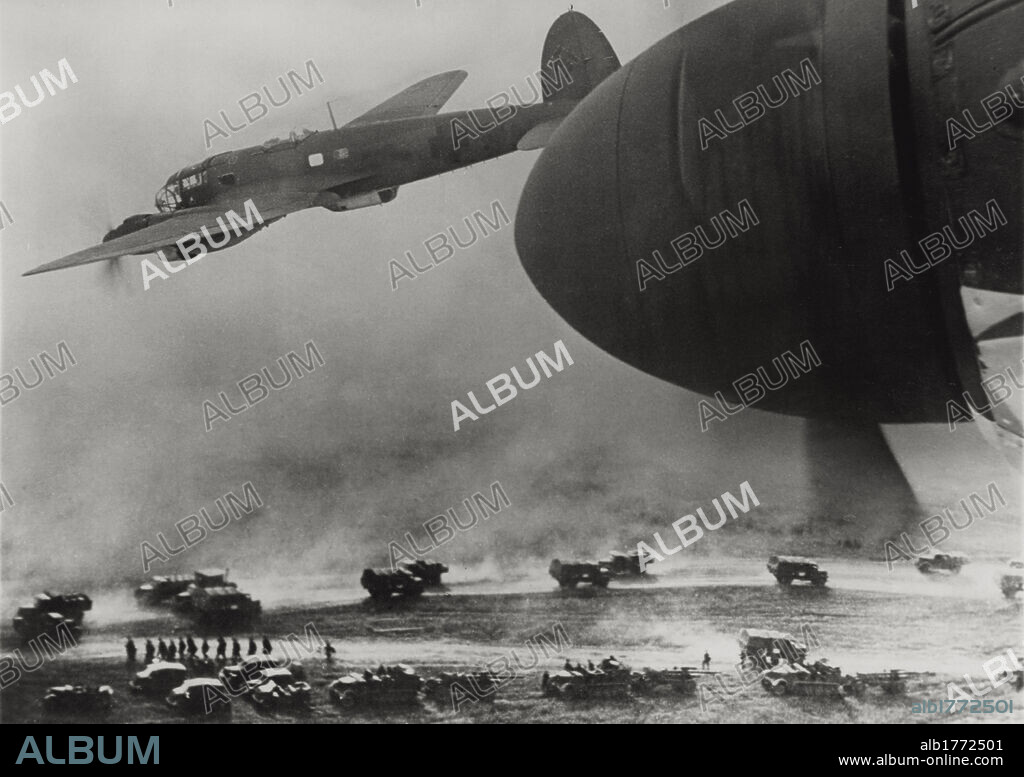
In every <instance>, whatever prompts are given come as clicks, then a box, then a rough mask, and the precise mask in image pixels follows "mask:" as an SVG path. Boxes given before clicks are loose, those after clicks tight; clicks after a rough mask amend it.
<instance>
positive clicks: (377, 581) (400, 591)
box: [359, 568, 426, 600]
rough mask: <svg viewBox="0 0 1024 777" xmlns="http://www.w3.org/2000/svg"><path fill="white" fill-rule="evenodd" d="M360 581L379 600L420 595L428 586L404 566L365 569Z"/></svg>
mask: <svg viewBox="0 0 1024 777" xmlns="http://www.w3.org/2000/svg"><path fill="white" fill-rule="evenodd" d="M359 582H360V583H361V584H362V586H363V588H365V589H366V590H367V591H369V592H370V597H371V598H373V599H377V600H382V599H390V598H392V597H393V596H398V597H402V598H405V597H412V596H419V595H420V594H422V593H423V589H424V588H425V587H426V584H425V583H424V582H423V578H421V577H417V576H416V575H414V574H413V573H412V572H410V571H409V570H408V569H402V568H399V569H364V570H363V576H362V577H361V578H360V579H359Z"/></svg>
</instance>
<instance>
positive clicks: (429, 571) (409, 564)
mask: <svg viewBox="0 0 1024 777" xmlns="http://www.w3.org/2000/svg"><path fill="white" fill-rule="evenodd" d="M398 566H399V568H400V569H404V570H406V571H407V572H409V573H410V574H412V575H413V577H418V578H419V579H420V580H422V581H423V584H424V585H429V586H436V585H441V575H443V574H444V573H445V572H447V571H448V566H447V565H445V564H442V563H441V562H440V561H431V560H429V559H423V558H420V559H416V560H415V561H403V562H402V563H400V564H399V565H398Z"/></svg>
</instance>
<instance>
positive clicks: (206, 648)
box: [203, 637, 210, 658]
mask: <svg viewBox="0 0 1024 777" xmlns="http://www.w3.org/2000/svg"><path fill="white" fill-rule="evenodd" d="M209 655H210V643H209V642H207V641H206V637H203V658H208V657H209Z"/></svg>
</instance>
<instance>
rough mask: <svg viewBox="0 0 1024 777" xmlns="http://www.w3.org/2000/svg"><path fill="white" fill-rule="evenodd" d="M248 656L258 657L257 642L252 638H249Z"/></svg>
mask: <svg viewBox="0 0 1024 777" xmlns="http://www.w3.org/2000/svg"><path fill="white" fill-rule="evenodd" d="M246 655H249V656H254V655H256V640H254V639H253V638H252V637H249V652H248V653H246Z"/></svg>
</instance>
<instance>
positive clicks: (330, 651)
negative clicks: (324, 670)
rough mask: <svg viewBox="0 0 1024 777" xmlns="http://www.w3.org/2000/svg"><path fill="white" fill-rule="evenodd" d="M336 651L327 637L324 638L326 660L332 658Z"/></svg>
mask: <svg viewBox="0 0 1024 777" xmlns="http://www.w3.org/2000/svg"><path fill="white" fill-rule="evenodd" d="M337 652H338V651H337V650H335V649H334V645H332V644H331V641H330V640H329V639H325V640H324V655H325V656H327V660H328V662H330V661H332V660H334V654H335V653H337Z"/></svg>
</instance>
